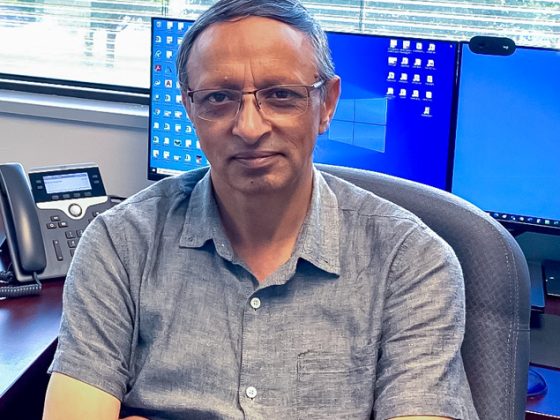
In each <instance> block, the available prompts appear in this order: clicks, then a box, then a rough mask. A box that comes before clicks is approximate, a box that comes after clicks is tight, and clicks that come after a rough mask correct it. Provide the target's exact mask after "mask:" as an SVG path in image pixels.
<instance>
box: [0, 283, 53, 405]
mask: <svg viewBox="0 0 560 420" xmlns="http://www.w3.org/2000/svg"><path fill="white" fill-rule="evenodd" d="M62 286H63V282H62V281H61V280H55V281H50V282H45V283H44V284H43V292H42V293H41V295H40V296H29V297H23V298H17V299H6V300H1V301H0V343H2V345H1V346H0V398H2V397H3V396H4V395H5V394H6V393H7V392H8V390H9V389H10V388H11V387H12V386H13V385H14V384H15V383H16V382H17V381H18V379H20V378H21V377H22V375H24V374H25V372H26V371H27V370H28V369H30V368H31V367H32V366H33V364H34V363H35V362H36V361H37V360H38V359H39V358H40V357H41V355H42V354H43V353H44V352H45V351H46V350H47V349H48V348H49V347H50V346H51V345H52V344H53V342H54V341H55V340H56V337H57V335H58V329H59V325H60V318H61V315H62Z"/></svg>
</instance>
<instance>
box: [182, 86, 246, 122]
mask: <svg viewBox="0 0 560 420" xmlns="http://www.w3.org/2000/svg"><path fill="white" fill-rule="evenodd" d="M240 102H241V92H238V91H235V90H229V89H221V90H199V91H197V92H194V93H193V104H194V112H195V113H196V115H198V117H199V118H202V119H204V120H208V121H216V120H222V119H233V118H235V115H236V114H237V111H238V109H239V103H240Z"/></svg>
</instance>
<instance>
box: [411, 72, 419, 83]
mask: <svg viewBox="0 0 560 420" xmlns="http://www.w3.org/2000/svg"><path fill="white" fill-rule="evenodd" d="M412 81H413V82H415V83H420V75H419V74H415V75H414V76H412Z"/></svg>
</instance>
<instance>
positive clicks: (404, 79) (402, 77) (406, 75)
mask: <svg viewBox="0 0 560 420" xmlns="http://www.w3.org/2000/svg"><path fill="white" fill-rule="evenodd" d="M399 80H400V81H401V82H406V81H407V80H408V74H407V73H401V78H400V79H399Z"/></svg>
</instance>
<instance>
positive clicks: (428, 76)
mask: <svg viewBox="0 0 560 420" xmlns="http://www.w3.org/2000/svg"><path fill="white" fill-rule="evenodd" d="M426 83H430V84H432V83H434V76H432V75H431V74H428V75H427V76H426Z"/></svg>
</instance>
